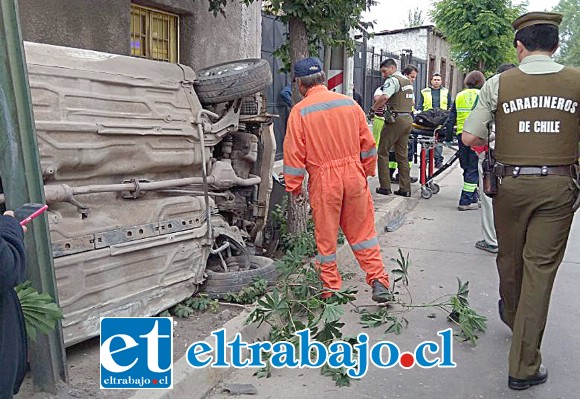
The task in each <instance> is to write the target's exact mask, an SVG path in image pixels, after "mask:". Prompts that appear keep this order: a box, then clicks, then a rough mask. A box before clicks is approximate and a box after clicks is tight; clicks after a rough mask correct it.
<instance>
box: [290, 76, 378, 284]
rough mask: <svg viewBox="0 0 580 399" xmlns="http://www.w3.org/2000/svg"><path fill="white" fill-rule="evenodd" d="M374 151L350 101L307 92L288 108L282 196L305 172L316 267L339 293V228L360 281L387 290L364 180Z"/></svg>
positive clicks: (296, 190) (318, 89)
mask: <svg viewBox="0 0 580 399" xmlns="http://www.w3.org/2000/svg"><path fill="white" fill-rule="evenodd" d="M376 163H377V151H376V146H375V140H374V139H373V136H372V134H371V132H370V130H369V128H368V125H367V122H366V117H365V114H364V112H363V110H362V109H361V108H360V106H359V105H358V104H357V103H356V102H354V101H353V99H352V98H350V97H347V96H344V95H342V94H339V93H335V92H331V91H329V90H328V89H327V88H326V86H323V85H319V86H315V87H313V88H311V89H310V90H308V92H307V93H306V97H305V98H304V99H303V100H302V101H300V102H299V103H298V104H296V105H295V106H294V108H293V109H292V111H291V113H290V117H289V119H288V127H287V130H286V137H285V139H284V180H285V183H286V191H288V192H291V193H293V194H295V195H298V194H300V192H301V188H302V182H303V179H304V175H305V173H306V171H308V174H309V176H310V178H309V183H308V192H309V195H310V206H311V207H312V216H313V219H314V226H315V237H316V246H317V248H318V256H317V257H316V266H317V267H318V269H319V271H320V275H321V279H322V282H323V285H324V287H325V288H328V289H331V290H339V289H340V288H341V286H342V277H341V276H340V273H339V272H338V267H337V265H336V246H337V239H338V227H339V226H340V227H341V228H342V231H343V232H344V234H345V236H346V239H347V240H348V242H349V244H350V246H351V248H352V250H353V252H354V254H355V256H356V258H357V260H358V262H359V264H360V266H361V268H362V269H363V270H364V271H365V272H366V282H367V284H369V285H372V282H373V281H374V280H379V281H380V282H381V283H382V284H383V285H384V286H385V287H389V276H388V274H387V273H386V272H385V269H384V265H383V261H382V258H381V251H380V247H379V241H378V239H377V235H376V231H375V210H374V206H373V200H372V197H371V193H370V190H369V186H368V182H367V176H374V175H375V168H376Z"/></svg>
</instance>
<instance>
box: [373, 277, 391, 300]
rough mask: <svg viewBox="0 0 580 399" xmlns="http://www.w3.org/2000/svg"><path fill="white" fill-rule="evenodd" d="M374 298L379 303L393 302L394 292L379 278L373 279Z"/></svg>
mask: <svg viewBox="0 0 580 399" xmlns="http://www.w3.org/2000/svg"><path fill="white" fill-rule="evenodd" d="M372 300H373V301H375V302H378V303H386V302H391V301H392V300H393V294H391V292H390V291H389V289H388V288H387V287H385V286H384V285H383V284H382V283H381V282H380V281H379V280H375V281H373V296H372Z"/></svg>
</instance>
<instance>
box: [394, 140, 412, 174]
mask: <svg viewBox="0 0 580 399" xmlns="http://www.w3.org/2000/svg"><path fill="white" fill-rule="evenodd" d="M414 156H415V144H414V142H413V141H411V140H409V148H408V150H407V158H409V167H411V164H412V163H413V157H414ZM389 168H390V169H391V173H392V172H394V171H395V170H397V158H396V157H395V149H394V148H392V149H391V151H389Z"/></svg>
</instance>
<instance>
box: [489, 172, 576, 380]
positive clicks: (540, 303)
mask: <svg viewBox="0 0 580 399" xmlns="http://www.w3.org/2000/svg"><path fill="white" fill-rule="evenodd" d="M577 195H578V191H577V189H576V187H575V185H574V182H573V181H572V179H571V178H569V177H564V176H545V177H541V176H519V177H516V178H513V177H511V176H506V177H504V178H503V180H502V183H501V184H500V185H499V189H498V194H497V195H496V196H495V197H494V199H493V211H494V216H495V228H496V232H497V241H498V246H499V252H498V255H497V260H496V262H497V269H498V272H499V279H500V280H499V281H500V282H499V292H500V296H501V298H502V299H503V301H504V303H505V311H504V315H505V319H506V322H507V323H508V324H509V325H510V326H511V327H512V330H513V336H512V344H511V349H510V354H509V375H510V376H511V377H515V378H528V377H530V376H532V375H534V374H535V373H536V372H537V371H538V369H539V367H540V363H541V362H542V356H541V353H540V345H541V343H542V337H543V335H544V328H545V326H546V318H547V315H548V307H549V304H550V295H551V293H552V285H553V283H554V278H555V277H556V272H557V271H558V267H559V266H560V263H561V262H562V259H563V257H564V251H565V250H566V243H567V241H568V235H569V233H570V226H571V224H572V219H573V217H574V213H573V211H572V204H573V203H574V201H575V199H576V196H577ZM564 328H565V327H564Z"/></svg>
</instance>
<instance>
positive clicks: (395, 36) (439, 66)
mask: <svg viewBox="0 0 580 399" xmlns="http://www.w3.org/2000/svg"><path fill="white" fill-rule="evenodd" d="M367 49H372V51H368V52H367V68H373V69H378V68H377V65H374V64H376V63H377V57H373V56H372V54H377V53H379V52H380V53H381V54H386V55H392V56H393V58H395V59H396V60H397V62H398V63H399V66H401V64H402V63H404V62H402V61H404V60H405V57H406V55H407V56H409V55H410V57H411V58H412V59H413V60H416V62H415V63H419V64H422V65H421V68H419V74H420V76H419V77H418V78H417V83H419V85H418V86H419V87H416V88H415V89H416V91H419V90H421V89H423V88H424V87H425V86H426V85H428V84H429V81H430V80H431V77H432V76H433V74H434V73H439V74H441V77H442V78H443V85H444V86H445V87H447V88H448V89H449V90H450V91H451V93H452V95H453V97H455V94H456V93H457V92H459V91H461V90H462V89H463V77H464V75H463V73H462V72H461V71H460V70H459V69H458V68H457V67H456V66H455V63H454V62H453V60H452V59H451V53H450V50H451V49H450V45H449V43H448V42H447V41H446V40H445V38H444V37H443V36H442V35H441V33H440V32H439V31H438V30H437V29H435V27H434V26H433V25H426V26H419V27H415V28H406V29H397V30H391V31H384V32H379V33H375V34H374V36H373V37H370V38H369V39H368V41H367ZM380 58H382V57H379V59H380ZM385 58H388V57H387V56H385ZM379 63H380V62H379Z"/></svg>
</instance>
